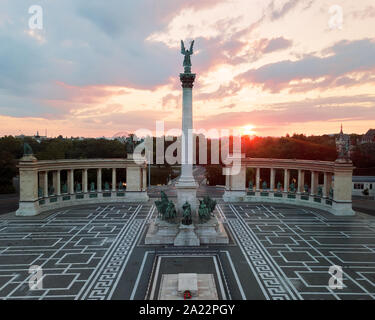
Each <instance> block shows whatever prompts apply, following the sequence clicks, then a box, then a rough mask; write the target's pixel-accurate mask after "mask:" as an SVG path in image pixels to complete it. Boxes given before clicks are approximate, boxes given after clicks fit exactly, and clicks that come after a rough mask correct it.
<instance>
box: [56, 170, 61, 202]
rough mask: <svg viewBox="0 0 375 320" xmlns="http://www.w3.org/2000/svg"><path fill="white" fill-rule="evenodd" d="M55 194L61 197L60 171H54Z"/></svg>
mask: <svg viewBox="0 0 375 320" xmlns="http://www.w3.org/2000/svg"><path fill="white" fill-rule="evenodd" d="M56 194H57V195H58V196H61V170H57V171H56Z"/></svg>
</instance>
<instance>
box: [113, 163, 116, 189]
mask: <svg viewBox="0 0 375 320" xmlns="http://www.w3.org/2000/svg"><path fill="white" fill-rule="evenodd" d="M112 192H116V168H112Z"/></svg>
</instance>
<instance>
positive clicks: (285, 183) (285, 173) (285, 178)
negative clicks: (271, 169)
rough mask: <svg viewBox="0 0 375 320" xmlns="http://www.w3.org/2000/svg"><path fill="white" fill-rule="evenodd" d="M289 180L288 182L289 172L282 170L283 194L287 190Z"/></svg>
mask: <svg viewBox="0 0 375 320" xmlns="http://www.w3.org/2000/svg"><path fill="white" fill-rule="evenodd" d="M289 180H290V171H289V169H284V192H288V190H289Z"/></svg>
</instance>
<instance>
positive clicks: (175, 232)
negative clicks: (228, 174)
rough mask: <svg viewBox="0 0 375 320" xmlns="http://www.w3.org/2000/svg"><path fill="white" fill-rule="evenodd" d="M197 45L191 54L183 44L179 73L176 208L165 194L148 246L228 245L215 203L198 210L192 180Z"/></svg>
mask: <svg viewBox="0 0 375 320" xmlns="http://www.w3.org/2000/svg"><path fill="white" fill-rule="evenodd" d="M193 47H194V41H192V42H191V44H190V48H189V50H186V49H185V45H184V42H183V41H182V40H181V53H182V54H183V55H184V61H183V67H184V72H183V73H180V80H181V86H182V139H181V175H180V178H179V180H178V181H177V183H176V190H177V208H176V207H175V204H174V202H173V201H171V200H169V199H168V197H167V195H166V194H165V193H164V192H161V200H158V201H156V202H155V205H156V207H157V209H158V212H159V215H158V217H157V218H156V220H155V221H154V222H153V223H151V224H150V227H149V230H148V232H147V235H146V238H145V243H146V244H173V245H175V246H199V245H200V244H209V243H222V244H227V243H228V242H229V240H228V236H227V234H226V232H225V229H224V227H223V225H222V223H221V222H219V221H218V219H217V217H216V216H215V215H214V211H215V207H216V201H214V200H212V199H211V198H210V197H208V196H207V197H204V198H203V199H202V200H199V208H197V202H198V199H197V188H198V185H197V182H196V181H195V178H194V176H193V155H194V152H193V145H194V143H193V84H194V80H195V76H196V75H195V73H191V59H190V56H191V55H192V54H193Z"/></svg>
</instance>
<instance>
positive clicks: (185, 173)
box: [180, 73, 195, 183]
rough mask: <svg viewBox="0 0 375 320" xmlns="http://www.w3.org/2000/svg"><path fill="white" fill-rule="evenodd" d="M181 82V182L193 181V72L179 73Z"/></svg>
mask: <svg viewBox="0 0 375 320" xmlns="http://www.w3.org/2000/svg"><path fill="white" fill-rule="evenodd" d="M180 80H181V84H182V134H183V136H182V141H181V143H182V146H181V177H180V180H181V182H183V181H187V182H190V183H191V182H192V181H193V182H194V183H195V180H194V177H193V136H192V130H193V83H194V80H195V74H193V73H181V74H180Z"/></svg>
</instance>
